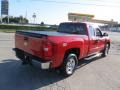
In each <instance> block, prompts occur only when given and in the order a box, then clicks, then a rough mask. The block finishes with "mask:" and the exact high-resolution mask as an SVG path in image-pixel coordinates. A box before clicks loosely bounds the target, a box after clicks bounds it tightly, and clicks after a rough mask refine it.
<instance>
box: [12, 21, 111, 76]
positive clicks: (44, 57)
mask: <svg viewBox="0 0 120 90" xmlns="http://www.w3.org/2000/svg"><path fill="white" fill-rule="evenodd" d="M109 48H110V39H109V37H108V34H107V33H102V32H101V30H100V28H99V27H94V26H93V25H90V24H87V23H80V22H64V23H61V24H60V25H59V27H58V30H57V31H54V32H53V31H16V34H15V49H14V50H15V52H16V56H17V57H18V58H19V59H21V60H22V63H23V64H28V63H31V64H36V65H38V66H40V67H41V68H42V69H51V68H59V69H60V71H61V72H62V73H63V74H64V75H65V76H70V75H72V74H73V73H74V71H75V68H76V66H77V63H78V60H81V59H83V58H85V57H88V56H91V55H94V54H97V53H101V54H102V56H104V57H105V56H107V54H108V51H109Z"/></svg>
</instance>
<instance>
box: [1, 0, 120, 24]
mask: <svg viewBox="0 0 120 90" xmlns="http://www.w3.org/2000/svg"><path fill="white" fill-rule="evenodd" d="M0 4H1V2H0ZM69 12H73V13H87V14H93V15H95V18H96V19H103V20H111V19H113V20H114V21H118V22H120V0H9V15H10V16H20V15H22V16H24V17H25V16H27V18H28V19H29V21H30V22H31V23H33V22H34V19H33V17H32V15H33V13H35V14H36V20H35V22H36V23H41V22H42V21H43V22H44V23H46V24H59V23H60V22H65V21H68V13H69Z"/></svg>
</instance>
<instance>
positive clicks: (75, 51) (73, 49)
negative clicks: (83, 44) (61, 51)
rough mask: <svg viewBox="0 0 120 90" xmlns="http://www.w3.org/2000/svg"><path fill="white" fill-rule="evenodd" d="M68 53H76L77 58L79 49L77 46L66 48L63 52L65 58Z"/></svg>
mask: <svg viewBox="0 0 120 90" xmlns="http://www.w3.org/2000/svg"><path fill="white" fill-rule="evenodd" d="M70 53H72V54H76V56H77V58H78V57H79V55H80V49H79V48H71V49H68V50H67V51H66V52H65V55H64V57H65V58H66V57H67V56H68V55H69V54H70Z"/></svg>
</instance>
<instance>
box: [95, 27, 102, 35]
mask: <svg viewBox="0 0 120 90" xmlns="http://www.w3.org/2000/svg"><path fill="white" fill-rule="evenodd" d="M95 31H96V36H97V37H102V32H101V31H100V29H99V28H96V29H95Z"/></svg>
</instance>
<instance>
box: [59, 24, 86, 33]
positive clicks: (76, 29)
mask: <svg viewBox="0 0 120 90" xmlns="http://www.w3.org/2000/svg"><path fill="white" fill-rule="evenodd" d="M85 28H86V26H85V24H82V23H62V24H60V25H59V27H58V32H64V33H71V34H82V35H86V29H85Z"/></svg>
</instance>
